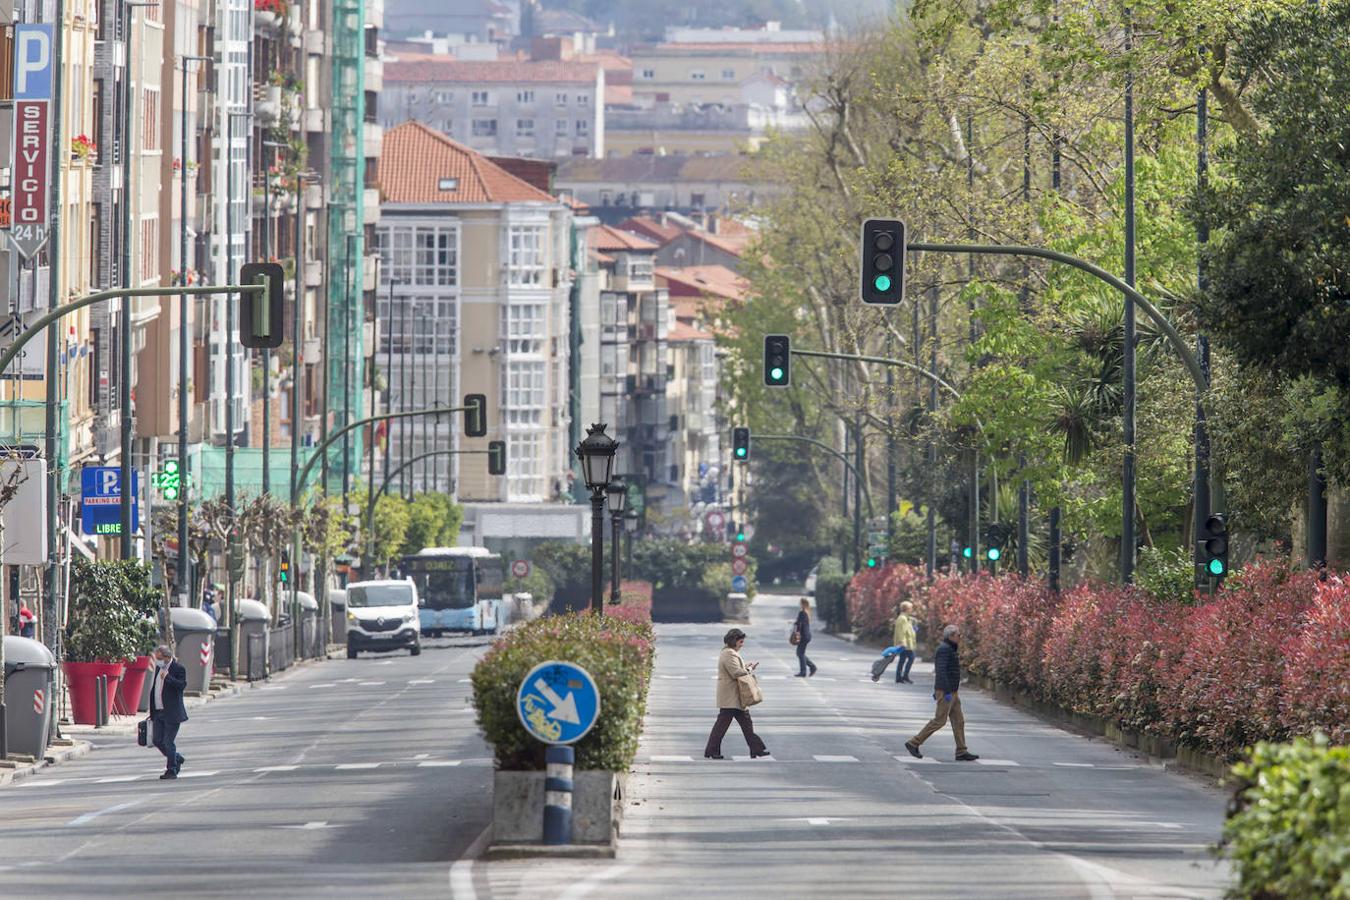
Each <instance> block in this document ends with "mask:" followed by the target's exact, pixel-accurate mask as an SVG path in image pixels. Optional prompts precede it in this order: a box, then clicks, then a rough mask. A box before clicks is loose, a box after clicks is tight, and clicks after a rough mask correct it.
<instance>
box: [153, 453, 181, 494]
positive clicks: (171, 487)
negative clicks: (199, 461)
mask: <svg viewBox="0 0 1350 900" xmlns="http://www.w3.org/2000/svg"><path fill="white" fill-rule="evenodd" d="M150 481H151V482H152V483H153V484H154V486H155V487H156V488H158V489H159V495H160V496H161V497H163V498H164V499H165V500H170V501H172V500H177V499H178V496H179V491H180V490H182V479H181V476H180V475H179V472H178V460H176V459H166V460H164V468H162V469H160V470H159V471H158V472H156V473H154V474H153V475H151V476H150Z"/></svg>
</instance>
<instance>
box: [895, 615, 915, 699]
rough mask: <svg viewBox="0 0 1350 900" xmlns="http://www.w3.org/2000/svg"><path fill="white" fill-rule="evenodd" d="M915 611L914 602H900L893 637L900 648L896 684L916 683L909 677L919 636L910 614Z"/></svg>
mask: <svg viewBox="0 0 1350 900" xmlns="http://www.w3.org/2000/svg"><path fill="white" fill-rule="evenodd" d="M913 611H914V604H913V603H910V602H909V601H908V600H906V601H905V602H904V603H901V604H900V615H898V616H896V617H895V632H894V634H893V638H894V641H895V646H897V647H899V648H900V652H899V653H897V654H896V657H895V683H896V684H913V683H914V682H913V681H911V680H910V678H909V670H910V668H911V667H912V666H913V665H914V645H915V644H916V643H918V636H917V635H916V634H915V632H914V618H913V617H912V616H911V615H910V613H911V612H913Z"/></svg>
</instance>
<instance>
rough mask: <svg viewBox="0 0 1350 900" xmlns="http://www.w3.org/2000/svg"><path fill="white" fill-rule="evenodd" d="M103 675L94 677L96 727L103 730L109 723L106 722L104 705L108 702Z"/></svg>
mask: <svg viewBox="0 0 1350 900" xmlns="http://www.w3.org/2000/svg"><path fill="white" fill-rule="evenodd" d="M104 678H105V676H103V675H95V676H94V727H95V728H102V727H103V726H104V725H106V724H107V722H105V721H104V718H103V717H104V704H105V703H107V702H108V700H107V696H106V695H105V693H104V692H105V691H106V690H107V688H105V687H104V684H105V682H104Z"/></svg>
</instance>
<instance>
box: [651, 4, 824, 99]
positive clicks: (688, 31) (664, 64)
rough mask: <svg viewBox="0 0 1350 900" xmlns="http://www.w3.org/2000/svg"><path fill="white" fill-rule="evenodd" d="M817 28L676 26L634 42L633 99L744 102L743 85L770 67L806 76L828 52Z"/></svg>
mask: <svg viewBox="0 0 1350 900" xmlns="http://www.w3.org/2000/svg"><path fill="white" fill-rule="evenodd" d="M824 41H825V38H824V35H823V34H821V33H820V32H818V31H786V32H785V31H782V30H780V29H777V28H775V27H772V23H771V26H770V27H766V28H764V29H754V30H752V29H698V28H672V29H669V31H668V32H667V34H666V40H665V41H664V42H662V43H659V44H655V45H650V46H641V47H634V48H633V49H632V51H631V53H630V54H629V55H630V56H631V57H632V60H633V99H634V102H635V103H637V104H639V105H656V104H660V103H673V104H676V105H677V106H680V107H684V106H688V105H696V106H697V105H701V104H707V103H720V104H723V105H724V106H734V105H737V104H740V103H743V102H745V101H744V98H743V96H742V85H743V84H744V83H745V82H746V81H748V80H749V79H750V78H752V77H754V76H757V75H760V74H762V73H765V72H768V73H772V74H773V75H775V76H777V77H778V78H781V79H784V80H786V81H787V82H788V83H791V84H796V83H798V82H800V81H801V80H802V79H803V78H805V77H806V76H807V75H808V74H809V72H810V67H811V65H812V64H813V63H814V61H815V60H816V59H817V58H818V57H819V56H820V55H821V54H822V53H823V52H824V49H825V44H824Z"/></svg>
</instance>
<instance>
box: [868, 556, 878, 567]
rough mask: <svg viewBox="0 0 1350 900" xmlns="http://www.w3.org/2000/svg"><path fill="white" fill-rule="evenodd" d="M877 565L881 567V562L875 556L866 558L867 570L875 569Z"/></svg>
mask: <svg viewBox="0 0 1350 900" xmlns="http://www.w3.org/2000/svg"><path fill="white" fill-rule="evenodd" d="M879 565H881V560H880V559H879V558H877V557H875V556H869V557H867V568H869V569H875V568H876V567H877V566H879Z"/></svg>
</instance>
